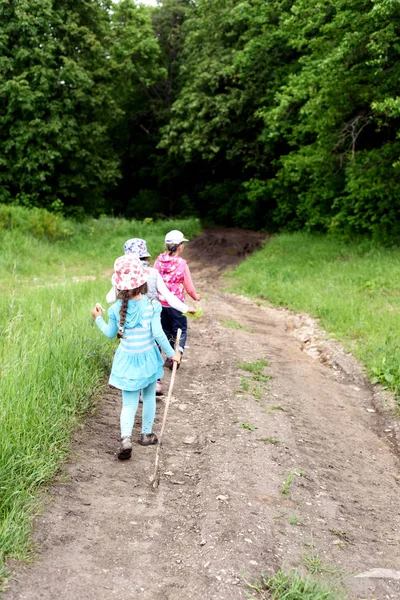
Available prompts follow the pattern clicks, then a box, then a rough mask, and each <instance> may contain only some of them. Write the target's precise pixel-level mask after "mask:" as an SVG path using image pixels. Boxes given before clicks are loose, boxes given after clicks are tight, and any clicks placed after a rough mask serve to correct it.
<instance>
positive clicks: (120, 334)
mask: <svg viewBox="0 0 400 600" xmlns="http://www.w3.org/2000/svg"><path fill="white" fill-rule="evenodd" d="M119 296H120V297H121V298H122V304H121V308H120V311H119V327H118V333H117V338H123V337H125V336H124V326H125V319H126V312H127V310H128V300H129V292H125V291H120V292H119Z"/></svg>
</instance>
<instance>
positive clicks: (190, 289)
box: [183, 263, 201, 300]
mask: <svg viewBox="0 0 400 600" xmlns="http://www.w3.org/2000/svg"><path fill="white" fill-rule="evenodd" d="M183 285H184V288H185V290H186V291H187V293H188V294H189V296H190V297H191V298H193V300H201V296H200V294H197V292H196V290H195V287H194V285H193V281H192V276H191V275H190V270H189V266H188V264H187V263H186V265H185V270H184V272H183Z"/></svg>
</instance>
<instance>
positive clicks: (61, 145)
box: [0, 0, 118, 210]
mask: <svg viewBox="0 0 400 600" xmlns="http://www.w3.org/2000/svg"><path fill="white" fill-rule="evenodd" d="M109 9H110V2H108V1H107V0H106V1H104V2H102V1H83V0H73V1H72V0H62V1H57V0H14V1H13V2H9V1H7V0H3V1H2V2H1V5H0V31H1V34H0V54H1V65H2V68H1V71H0V94H1V97H2V103H1V108H0V145H1V147H0V154H1V157H2V158H1V165H0V168H1V171H0V177H1V184H2V185H1V189H2V192H1V194H2V195H1V199H2V201H10V200H12V201H14V202H17V203H20V204H26V205H36V206H50V207H51V206H60V205H62V204H65V205H66V206H71V205H75V206H79V207H83V209H84V210H92V209H93V207H101V206H102V204H103V194H104V190H105V188H106V187H107V186H109V185H110V184H112V183H114V182H115V180H116V179H117V177H118V162H117V161H116V160H115V157H114V156H113V155H112V153H110V149H109V145H108V142H109V138H108V134H107V123H108V121H109V120H110V119H112V118H113V115H114V114H115V113H116V112H118V108H117V105H116V102H115V98H114V94H113V90H112V87H111V86H110V82H111V80H112V68H111V65H110V61H109V48H108V44H107V38H108V37H109V27H108V21H109Z"/></svg>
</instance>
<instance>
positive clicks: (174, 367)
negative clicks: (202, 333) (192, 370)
mask: <svg viewBox="0 0 400 600" xmlns="http://www.w3.org/2000/svg"><path fill="white" fill-rule="evenodd" d="M181 335H182V330H181V329H178V331H177V335H176V341H175V352H177V351H178V349H179V343H180V341H181ZM177 368H178V363H176V362H175V361H174V364H173V365H172V375H171V381H170V382H169V388H168V395H167V399H166V401H165V408H164V415H163V420H162V425H161V431H160V435H159V436H158V446H157V452H156V462H155V465H154V475H153V482H152V484H151V485H152V487H153V490H156V489H157V488H158V485H159V483H160V471H159V462H160V450H161V446H162V438H163V434H164V429H165V423H166V422H167V415H168V409H169V404H170V402H171V396H172V390H173V389H174V383H175V375H176V370H177Z"/></svg>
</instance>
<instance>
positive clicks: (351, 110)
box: [0, 0, 400, 243]
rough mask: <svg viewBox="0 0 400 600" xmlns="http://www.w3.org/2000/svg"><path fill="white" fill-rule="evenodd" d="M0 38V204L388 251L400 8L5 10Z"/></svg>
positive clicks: (394, 209)
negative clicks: (329, 237)
mask: <svg viewBox="0 0 400 600" xmlns="http://www.w3.org/2000/svg"><path fill="white" fill-rule="evenodd" d="M0 22H1V27H0V60H1V63H0V64H1V68H0V93H1V105H0V145H1V148H0V181H1V187H0V203H2V204H12V205H19V206H23V207H29V208H33V207H38V208H46V209H47V210H49V211H52V212H55V213H60V214H62V215H63V216H65V217H68V218H75V219H79V220H81V219H83V218H85V216H94V217H98V216H101V215H110V216H124V217H126V218H135V219H144V218H157V217H158V218H163V217H171V216H177V215H178V216H181V217H186V216H196V217H200V218H202V219H206V220H207V222H211V223H215V224H223V225H225V226H234V227H242V228H248V229H258V230H265V231H271V232H272V231H283V230H286V231H294V230H301V229H304V230H306V231H310V232H323V233H325V232H328V233H336V234H339V235H345V236H352V237H354V236H358V235H367V236H368V237H370V238H372V239H375V240H377V241H380V242H384V243H393V242H396V241H397V240H398V237H399V234H400V219H399V213H400V177H399V175H400V139H399V133H398V124H399V119H400V96H399V95H398V82H399V80H400V60H399V54H400V41H399V28H400V3H399V2H398V0H313V1H311V0H164V1H162V2H160V3H159V5H158V6H157V7H150V6H145V5H142V4H140V3H135V2H134V1H133V0H120V1H119V2H112V1H111V0H62V1H61V0H12V1H10V0H2V1H1V3H0Z"/></svg>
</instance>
